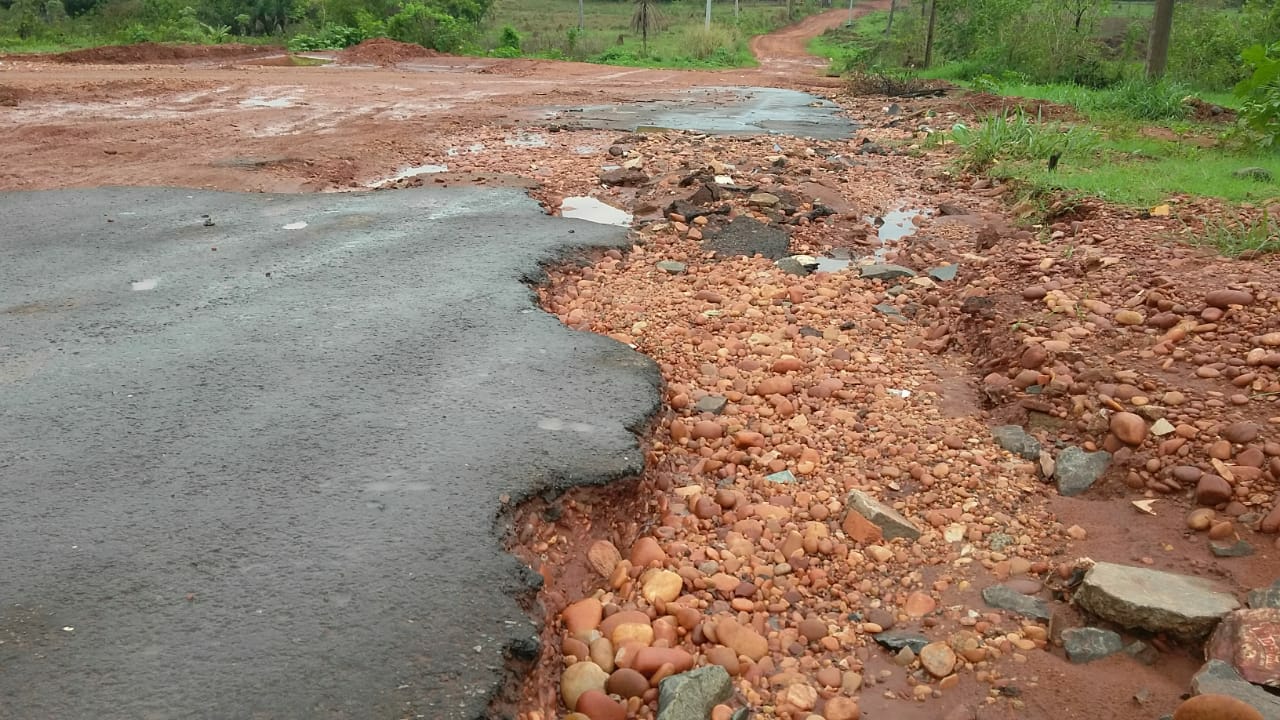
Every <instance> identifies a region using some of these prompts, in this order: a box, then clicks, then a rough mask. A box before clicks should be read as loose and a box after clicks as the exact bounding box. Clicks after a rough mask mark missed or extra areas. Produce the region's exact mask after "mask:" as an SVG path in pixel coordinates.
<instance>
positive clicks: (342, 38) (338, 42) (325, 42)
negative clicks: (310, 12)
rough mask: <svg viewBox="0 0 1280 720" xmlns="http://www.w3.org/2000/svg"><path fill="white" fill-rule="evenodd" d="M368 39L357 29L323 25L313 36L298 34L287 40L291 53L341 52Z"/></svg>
mask: <svg viewBox="0 0 1280 720" xmlns="http://www.w3.org/2000/svg"><path fill="white" fill-rule="evenodd" d="M366 39H368V38H367V37H366V36H365V35H364V33H362V32H361V31H360V30H359V29H358V28H353V27H347V26H346V25H325V26H324V27H323V28H321V29H320V32H318V33H316V34H314V35H306V34H303V33H299V34H297V35H294V36H293V37H292V38H290V39H289V43H288V47H289V50H290V51H291V52H306V51H308V50H341V49H342V48H345V47H351V46H352V45H356V44H358V43H360V42H363V41H364V40H366Z"/></svg>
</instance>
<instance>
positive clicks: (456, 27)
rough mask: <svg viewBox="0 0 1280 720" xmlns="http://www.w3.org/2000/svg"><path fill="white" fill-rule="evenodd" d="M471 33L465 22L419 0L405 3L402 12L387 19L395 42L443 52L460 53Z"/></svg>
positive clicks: (388, 33) (388, 30)
mask: <svg viewBox="0 0 1280 720" xmlns="http://www.w3.org/2000/svg"><path fill="white" fill-rule="evenodd" d="M467 34H468V26H467V25H466V24H465V23H464V22H463V21H460V20H458V19H457V18H455V17H454V16H452V15H450V14H448V13H446V12H444V11H442V10H439V9H436V8H435V7H428V6H426V5H424V4H422V3H421V2H418V1H417V0H411V1H410V2H407V3H405V4H404V6H403V7H402V8H401V9H400V12H398V13H396V14H395V15H392V16H391V18H390V19H389V20H387V35H389V36H390V37H391V38H392V39H393V40H399V41H401V42H408V43H417V44H418V45H421V46H423V47H429V48H435V49H436V50H439V51H440V52H456V51H457V50H458V49H459V48H461V47H462V45H463V43H464V42H465V41H466V39H467Z"/></svg>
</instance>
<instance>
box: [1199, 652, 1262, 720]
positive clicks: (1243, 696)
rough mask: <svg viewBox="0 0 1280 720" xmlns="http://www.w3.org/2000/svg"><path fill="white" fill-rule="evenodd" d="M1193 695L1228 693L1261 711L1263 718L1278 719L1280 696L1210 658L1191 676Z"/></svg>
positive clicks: (1225, 664) (1219, 661)
mask: <svg viewBox="0 0 1280 720" xmlns="http://www.w3.org/2000/svg"><path fill="white" fill-rule="evenodd" d="M1191 693H1192V694H1193V695H1230V696H1231V697H1234V698H1237V699H1240V700H1243V701H1244V702H1247V703H1249V704H1250V705H1252V706H1253V707H1254V709H1255V710H1257V711H1258V712H1260V713H1262V717H1263V720H1280V697H1276V696H1275V695H1272V694H1271V693H1269V692H1267V691H1266V690H1263V689H1262V688H1260V687H1258V686H1257V685H1254V684H1253V683H1251V682H1249V681H1248V680H1245V679H1244V678H1242V677H1240V673H1238V672H1236V670H1235V668H1233V667H1231V665H1229V664H1227V663H1224V662H1222V661H1221V660H1210V661H1209V662H1207V663H1205V664H1204V666H1203V667H1201V668H1200V671H1199V672H1197V673H1196V674H1195V675H1194V676H1193V677H1192V678H1191Z"/></svg>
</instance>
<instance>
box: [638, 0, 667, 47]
mask: <svg viewBox="0 0 1280 720" xmlns="http://www.w3.org/2000/svg"><path fill="white" fill-rule="evenodd" d="M631 29H632V30H634V31H636V32H638V33H640V47H641V52H642V53H643V54H644V55H645V56H648V55H649V33H656V32H657V31H658V30H660V29H662V15H661V13H659V12H658V2H657V0H636V11H635V14H633V15H632V16H631Z"/></svg>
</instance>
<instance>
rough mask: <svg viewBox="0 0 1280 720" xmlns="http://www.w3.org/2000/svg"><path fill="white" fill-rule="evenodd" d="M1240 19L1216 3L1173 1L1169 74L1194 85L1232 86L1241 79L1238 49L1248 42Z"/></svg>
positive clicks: (1247, 34)
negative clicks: (1174, 2)
mask: <svg viewBox="0 0 1280 720" xmlns="http://www.w3.org/2000/svg"><path fill="white" fill-rule="evenodd" d="M1240 22H1241V15H1240V13H1239V12H1233V11H1230V10H1227V9H1226V8H1224V7H1223V6H1222V4H1221V3H1220V2H1181V3H1176V4H1175V5H1174V18H1173V38H1172V41H1171V42H1170V43H1169V67H1168V72H1169V74H1170V75H1172V76H1174V77H1176V78H1179V79H1181V80H1184V81H1186V82H1188V83H1190V84H1192V85H1195V86H1196V87H1204V88H1229V87H1231V86H1232V85H1235V84H1236V83H1237V82H1239V81H1240V80H1241V79H1242V75H1241V67H1240V62H1239V58H1240V51H1241V50H1242V49H1243V48H1244V47H1245V46H1246V45H1248V44H1249V33H1248V31H1247V30H1246V29H1245V28H1242V27H1240Z"/></svg>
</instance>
